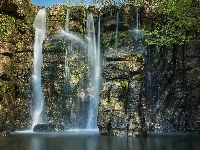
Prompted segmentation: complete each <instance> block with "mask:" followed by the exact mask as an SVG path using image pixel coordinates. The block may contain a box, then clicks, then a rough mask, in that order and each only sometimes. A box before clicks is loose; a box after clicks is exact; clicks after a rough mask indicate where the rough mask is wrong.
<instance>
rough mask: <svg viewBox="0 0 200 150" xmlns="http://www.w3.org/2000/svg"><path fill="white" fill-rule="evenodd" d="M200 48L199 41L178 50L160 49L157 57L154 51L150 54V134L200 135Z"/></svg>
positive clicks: (148, 73) (148, 94) (147, 91)
mask: <svg viewBox="0 0 200 150" xmlns="http://www.w3.org/2000/svg"><path fill="white" fill-rule="evenodd" d="M199 47H200V43H199V40H194V41H191V42H189V43H187V44H186V46H185V47H177V48H176V50H175V49H171V50H170V49H165V50H164V51H162V50H158V51H157V52H156V53H157V54H155V51H154V52H153V49H151V50H150V51H151V52H150V51H149V55H151V56H149V58H147V62H148V64H146V66H147V68H146V77H147V78H146V79H147V80H148V81H147V82H146V83H147V84H146V95H147V99H148V101H147V104H148V105H147V106H148V107H147V111H148V113H147V119H148V120H147V121H148V122H149V126H148V128H149V131H151V132H156V131H157V132H161V131H162V132H192V133H200V131H199V127H200V117H199V116H200V112H199V108H200V101H199V96H200V95H199V92H198V91H199V90H200V88H199V85H200V77H199V73H200V65H199V56H200V55H199ZM166 51H167V52H168V53H166ZM156 55H157V56H159V57H157V58H156V57H155V56H156Z"/></svg>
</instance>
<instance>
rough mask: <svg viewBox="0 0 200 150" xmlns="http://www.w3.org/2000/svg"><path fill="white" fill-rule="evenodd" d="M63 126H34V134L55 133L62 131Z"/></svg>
mask: <svg viewBox="0 0 200 150" xmlns="http://www.w3.org/2000/svg"><path fill="white" fill-rule="evenodd" d="M63 130H64V126H63V125H60V124H56V125H55V124H37V125H35V126H34V128H33V131H34V132H56V131H63Z"/></svg>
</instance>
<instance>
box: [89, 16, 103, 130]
mask: <svg viewBox="0 0 200 150" xmlns="http://www.w3.org/2000/svg"><path fill="white" fill-rule="evenodd" d="M99 16H100V15H99ZM86 30H87V38H88V47H87V49H88V61H89V67H90V72H91V76H90V86H91V89H92V92H91V93H92V94H91V95H90V106H89V111H88V122H87V129H92V128H97V110H98V109H97V108H98V102H99V86H100V17H99V20H98V42H97V45H96V37H95V29H94V20H93V16H92V13H89V14H88V16H87V27H86Z"/></svg>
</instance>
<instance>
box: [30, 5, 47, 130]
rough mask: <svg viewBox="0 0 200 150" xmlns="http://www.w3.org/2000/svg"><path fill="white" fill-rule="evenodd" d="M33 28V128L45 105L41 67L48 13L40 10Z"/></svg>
mask: <svg viewBox="0 0 200 150" xmlns="http://www.w3.org/2000/svg"><path fill="white" fill-rule="evenodd" d="M33 27H34V28H35V43H34V59H33V75H32V79H33V99H34V102H33V103H34V106H33V122H32V129H33V127H34V126H35V125H36V124H38V123H39V122H41V123H42V121H41V120H40V116H41V113H42V110H43V105H44V95H43V92H42V84H41V67H42V65H43V54H42V43H43V41H44V38H45V32H46V11H45V9H44V8H43V9H40V10H39V12H38V13H37V16H36V17H35V20H34V23H33Z"/></svg>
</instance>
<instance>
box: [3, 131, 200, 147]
mask: <svg viewBox="0 0 200 150" xmlns="http://www.w3.org/2000/svg"><path fill="white" fill-rule="evenodd" d="M199 142H200V135H196V134H163V133H150V134H148V137H145V138H130V137H128V138H127V137H112V136H100V135H99V133H98V131H97V130H96V131H95V130H71V131H65V132H56V133H25V132H24V133H23V132H21V133H19V132H18V133H12V134H11V136H10V137H6V138H5V137H0V149H3V150H13V149H14V150H191V149H194V150H196V149H199Z"/></svg>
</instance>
